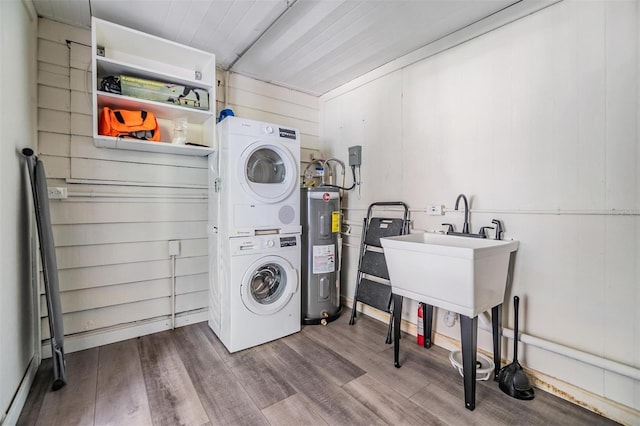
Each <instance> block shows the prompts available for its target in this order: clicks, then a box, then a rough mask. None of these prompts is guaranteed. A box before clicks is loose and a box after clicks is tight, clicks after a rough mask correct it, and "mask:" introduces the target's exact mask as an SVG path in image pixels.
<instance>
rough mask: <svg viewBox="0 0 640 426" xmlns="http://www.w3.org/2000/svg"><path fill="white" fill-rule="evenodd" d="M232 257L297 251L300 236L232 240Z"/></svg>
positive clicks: (266, 236)
mask: <svg viewBox="0 0 640 426" xmlns="http://www.w3.org/2000/svg"><path fill="white" fill-rule="evenodd" d="M229 245H230V249H231V254H232V255H235V256H237V255H243V254H256V253H258V252H274V253H275V252H278V251H281V250H292V249H293V250H297V249H298V247H299V246H300V235H299V234H285V235H260V236H258V235H256V236H253V237H242V238H230V239H229Z"/></svg>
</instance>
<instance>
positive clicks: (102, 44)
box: [91, 17, 216, 156]
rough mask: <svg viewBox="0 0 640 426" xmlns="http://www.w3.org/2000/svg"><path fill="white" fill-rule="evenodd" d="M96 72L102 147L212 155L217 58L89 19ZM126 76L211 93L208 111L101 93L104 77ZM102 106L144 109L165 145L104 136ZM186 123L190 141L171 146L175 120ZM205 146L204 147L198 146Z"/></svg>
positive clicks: (96, 119) (95, 123)
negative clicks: (184, 120) (151, 117)
mask: <svg viewBox="0 0 640 426" xmlns="http://www.w3.org/2000/svg"><path fill="white" fill-rule="evenodd" d="M91 30H92V31H91V33H92V65H93V68H92V70H93V71H92V72H93V83H92V84H93V140H94V143H95V145H96V146H98V147H102V148H113V149H124V150H135V151H149V152H160V153H166V154H179V155H195V156H205V155H209V154H211V153H212V152H214V150H213V148H210V147H211V146H213V142H214V139H215V127H216V126H215V123H216V118H215V105H216V84H215V83H216V73H215V55H214V54H212V53H208V52H204V51H201V50H198V49H194V48H191V47H189V46H183V45H181V44H178V43H175V42H173V41H170V40H164V39H162V38H159V37H156V36H152V35H150V34H145V33H143V32H140V31H137V30H133V29H131V28H127V27H123V26H120V25H117V24H113V23H111V22H107V21H103V20H101V19H98V18H95V17H94V18H92V20H91ZM119 75H126V76H130V77H137V78H143V79H148V80H154V81H160V82H164V83H173V84H179V85H184V86H188V87H194V88H198V89H201V90H205V91H206V92H207V93H208V94H209V109H208V110H202V109H197V108H190V107H188V106H183V105H177V104H172V103H165V102H157V101H151V100H146V99H141V98H134V97H131V96H125V95H120V94H115V93H109V92H102V91H100V90H98V88H99V86H100V81H101V79H102V78H103V77H106V76H119ZM104 107H109V108H112V109H128V110H144V111H149V112H152V113H153V114H154V115H155V116H156V119H157V120H158V125H159V127H160V135H161V139H162V142H147V141H140V140H135V139H124V138H116V137H111V136H104V135H100V134H99V132H98V124H99V121H100V114H101V113H102V109H103V108H104ZM181 118H186V119H187V141H190V142H193V143H195V144H197V145H177V144H171V143H168V142H169V141H170V139H171V134H172V133H173V120H176V119H181ZM199 145H203V146H199Z"/></svg>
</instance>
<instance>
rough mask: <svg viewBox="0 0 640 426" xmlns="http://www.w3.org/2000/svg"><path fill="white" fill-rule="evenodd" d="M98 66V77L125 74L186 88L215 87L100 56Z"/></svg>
mask: <svg viewBox="0 0 640 426" xmlns="http://www.w3.org/2000/svg"><path fill="white" fill-rule="evenodd" d="M96 65H97V68H98V70H97V71H98V77H104V76H107V75H113V76H117V75H120V74H124V75H128V76H130V77H138V78H146V79H149V80H157V81H162V82H167V83H175V84H182V85H185V86H192V87H198V88H201V89H207V90H209V89H211V88H212V87H213V85H212V84H207V82H204V81H202V80H196V79H195V78H183V77H182V76H179V75H173V74H169V73H162V72H158V71H157V70H152V69H149V68H143V67H140V66H137V65H132V64H127V63H124V62H121V61H116V60H113V59H107V58H102V57H100V56H98V57H97V58H96Z"/></svg>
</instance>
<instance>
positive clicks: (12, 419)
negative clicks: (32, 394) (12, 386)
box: [0, 354, 40, 425]
mask: <svg viewBox="0 0 640 426" xmlns="http://www.w3.org/2000/svg"><path fill="white" fill-rule="evenodd" d="M38 367H40V357H39V356H38V354H34V355H33V357H32V358H31V362H30V363H29V366H28V367H27V371H26V373H25V375H24V377H23V378H22V382H20V386H19V387H18V391H17V392H16V395H15V397H14V398H13V401H11V405H10V406H9V410H7V415H6V416H5V417H4V418H3V419H2V421H0V425H15V424H16V423H18V418H19V417H20V413H22V408H23V407H24V403H25V402H26V401H27V396H29V390H31V385H32V384H33V380H34V379H35V377H36V373H37V372H38Z"/></svg>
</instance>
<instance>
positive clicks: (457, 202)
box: [455, 194, 469, 234]
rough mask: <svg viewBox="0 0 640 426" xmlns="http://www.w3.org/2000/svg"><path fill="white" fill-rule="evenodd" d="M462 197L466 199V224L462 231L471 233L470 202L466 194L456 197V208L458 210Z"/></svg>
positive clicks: (463, 199)
mask: <svg viewBox="0 0 640 426" xmlns="http://www.w3.org/2000/svg"><path fill="white" fill-rule="evenodd" d="M461 198H462V201H464V225H463V226H462V233H463V234H468V233H469V202H468V201H467V197H466V196H465V195H464V194H460V195H458V198H456V206H455V210H458V204H459V203H460V199H461Z"/></svg>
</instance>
